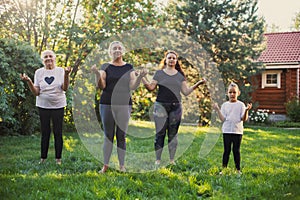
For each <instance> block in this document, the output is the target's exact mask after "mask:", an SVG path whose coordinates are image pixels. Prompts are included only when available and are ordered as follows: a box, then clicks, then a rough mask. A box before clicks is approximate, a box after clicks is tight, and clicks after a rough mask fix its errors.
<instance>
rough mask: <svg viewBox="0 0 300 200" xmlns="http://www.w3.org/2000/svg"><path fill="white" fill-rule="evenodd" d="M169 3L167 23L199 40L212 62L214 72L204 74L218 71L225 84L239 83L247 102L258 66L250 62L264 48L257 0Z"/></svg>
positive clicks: (252, 61)
mask: <svg viewBox="0 0 300 200" xmlns="http://www.w3.org/2000/svg"><path fill="white" fill-rule="evenodd" d="M173 5H174V6H169V7H167V10H166V12H167V13H168V14H169V15H168V16H169V20H168V22H169V26H170V27H172V28H174V29H176V30H179V31H181V32H183V33H185V34H187V35H189V36H190V37H192V38H193V39H194V40H195V41H197V42H199V43H200V44H201V45H202V46H203V47H204V49H205V50H206V51H207V53H208V54H209V55H210V57H211V60H212V61H213V62H214V63H216V66H217V69H218V72H217V71H212V72H208V71H206V72H205V73H206V74H209V73H210V74H211V75H212V74H214V73H220V74H221V76H222V78H223V81H224V85H225V86H226V85H228V84H229V83H230V82H232V81H234V82H237V83H239V85H240V86H241V90H242V96H241V98H242V100H244V101H250V100H251V99H250V96H249V92H251V91H252V87H251V86H252V84H251V81H252V80H251V77H252V76H253V75H254V74H256V73H258V72H259V70H260V68H261V64H260V63H257V62H254V61H255V60H256V59H257V58H258V56H259V55H260V53H261V51H262V50H263V47H264V45H263V43H262V42H263V33H264V19H263V18H261V17H259V16H258V13H257V1H256V0H254V1H253V0H224V1H219V0H188V1H187V0H180V1H174V4H173ZM207 70H208V69H207ZM211 89H212V90H214V89H215V88H214V86H213V85H212V86H211ZM219 92H220V95H222V94H224V91H219ZM208 98H209V96H208ZM206 102H210V101H206ZM207 108H208V109H210V103H208V104H207V106H206V108H202V111H200V113H209V112H208V111H207V110H206V109H207ZM209 111H210V110H209Z"/></svg>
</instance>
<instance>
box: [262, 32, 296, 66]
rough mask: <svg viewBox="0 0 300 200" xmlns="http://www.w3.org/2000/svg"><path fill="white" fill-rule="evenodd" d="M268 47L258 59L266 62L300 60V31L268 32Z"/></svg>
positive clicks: (266, 35)
mask: <svg viewBox="0 0 300 200" xmlns="http://www.w3.org/2000/svg"><path fill="white" fill-rule="evenodd" d="M265 37H266V40H267V46H266V49H265V50H264V51H263V52H262V53H261V55H260V56H259V58H258V60H259V61H262V62H264V63H289V62H300V31H299V32H283V33H267V34H265Z"/></svg>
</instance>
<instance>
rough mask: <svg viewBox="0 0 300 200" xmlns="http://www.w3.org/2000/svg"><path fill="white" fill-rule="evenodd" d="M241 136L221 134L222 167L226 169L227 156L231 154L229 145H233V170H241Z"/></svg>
mask: <svg viewBox="0 0 300 200" xmlns="http://www.w3.org/2000/svg"><path fill="white" fill-rule="evenodd" d="M242 137H243V135H242V134H230V133H224V134H223V144H224V153H223V161H222V162H223V167H227V165H228V161H229V156H230V152H231V145H232V144H233V148H232V151H233V157H234V163H235V168H236V169H237V170H240V169H241V166H240V162H241V154H240V146H241V142H242Z"/></svg>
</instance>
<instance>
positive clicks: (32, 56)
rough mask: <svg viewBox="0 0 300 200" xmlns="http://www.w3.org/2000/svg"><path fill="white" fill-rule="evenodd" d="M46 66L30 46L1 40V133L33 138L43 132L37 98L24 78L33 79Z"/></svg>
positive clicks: (9, 40)
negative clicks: (31, 135) (34, 133)
mask: <svg viewBox="0 0 300 200" xmlns="http://www.w3.org/2000/svg"><path fill="white" fill-rule="evenodd" d="M40 66H42V62H41V60H40V56H39V55H38V54H37V53H35V52H34V50H33V48H32V47H31V46H29V45H27V44H24V43H21V42H18V41H15V40H11V39H0V133H1V134H5V133H6V134H12V133H13V134H16V133H17V134H24V135H26V134H32V133H33V132H34V131H35V130H36V129H38V128H39V118H38V114H37V109H36V107H35V97H34V96H33V95H32V94H31V92H30V90H29V88H28V86H27V84H26V83H24V82H23V81H22V80H21V78H20V73H26V74H27V75H29V76H30V77H31V78H32V79H33V75H34V72H35V70H36V69H37V68H39V67H40Z"/></svg>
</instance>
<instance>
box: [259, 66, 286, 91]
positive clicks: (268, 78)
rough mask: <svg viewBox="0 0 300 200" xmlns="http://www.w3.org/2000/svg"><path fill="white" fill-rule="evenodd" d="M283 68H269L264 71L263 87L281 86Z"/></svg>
mask: <svg viewBox="0 0 300 200" xmlns="http://www.w3.org/2000/svg"><path fill="white" fill-rule="evenodd" d="M281 72H282V70H267V71H265V72H263V73H262V82H261V87H262V88H265V87H277V88H280V87H281V84H280V80H281Z"/></svg>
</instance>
